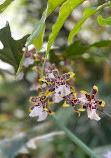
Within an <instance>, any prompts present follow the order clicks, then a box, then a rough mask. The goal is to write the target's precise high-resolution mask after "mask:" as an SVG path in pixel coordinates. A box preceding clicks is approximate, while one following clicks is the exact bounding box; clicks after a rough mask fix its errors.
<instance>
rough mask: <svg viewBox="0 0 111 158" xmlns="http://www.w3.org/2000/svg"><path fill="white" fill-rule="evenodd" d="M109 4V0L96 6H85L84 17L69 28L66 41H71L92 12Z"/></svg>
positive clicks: (110, 5) (110, 3) (110, 4)
mask: <svg viewBox="0 0 111 158" xmlns="http://www.w3.org/2000/svg"><path fill="white" fill-rule="evenodd" d="M106 6H109V7H111V2H107V3H104V4H102V5H101V6H98V7H92V8H86V9H85V13H84V14H85V15H84V17H83V18H82V19H81V20H80V21H79V22H78V23H77V24H76V25H75V26H74V28H73V29H72V30H71V32H70V34H69V37H68V42H69V43H71V41H72V39H73V37H74V36H75V35H76V34H77V33H78V32H79V30H80V29H81V27H82V25H83V23H84V22H85V21H86V20H87V19H88V18H89V17H90V16H91V15H93V14H95V13H97V12H98V11H99V10H101V9H102V8H104V7H106Z"/></svg>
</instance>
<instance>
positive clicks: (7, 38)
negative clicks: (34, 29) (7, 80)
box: [0, 22, 28, 71]
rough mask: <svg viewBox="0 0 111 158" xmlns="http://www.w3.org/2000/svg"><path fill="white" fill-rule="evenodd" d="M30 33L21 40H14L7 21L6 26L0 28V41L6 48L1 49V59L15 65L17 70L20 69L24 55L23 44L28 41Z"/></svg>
mask: <svg viewBox="0 0 111 158" xmlns="http://www.w3.org/2000/svg"><path fill="white" fill-rule="evenodd" d="M27 37H28V35H27V36H25V37H23V38H22V39H20V40H14V39H13V38H12V37H11V32H10V27H9V24H8V22H7V24H6V26H5V27H4V28H2V29H1V30H0V41H1V42H2V44H3V46H4V48H3V49H0V59H1V60H2V61H4V62H6V63H9V64H11V65H12V66H14V68H15V71H16V70H17V69H18V66H19V62H20V60H21V57H22V55H21V54H20V52H21V51H22V48H23V45H24V44H25V42H26V39H27Z"/></svg>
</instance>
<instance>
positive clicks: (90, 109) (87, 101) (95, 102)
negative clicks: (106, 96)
mask: <svg viewBox="0 0 111 158" xmlns="http://www.w3.org/2000/svg"><path fill="white" fill-rule="evenodd" d="M81 92H82V93H83V94H84V95H85V96H84V97H83V98H81V99H80V98H79V100H80V103H81V104H82V105H83V108H84V109H85V108H87V114H88V118H90V119H92V120H96V121H99V120H100V119H101V118H100V117H99V115H98V114H97V113H96V111H97V110H98V106H102V107H104V105H105V102H104V101H102V100H99V99H96V97H95V96H96V94H97V92H98V88H97V87H96V86H93V88H92V92H91V95H90V94H88V93H87V92H86V91H81Z"/></svg>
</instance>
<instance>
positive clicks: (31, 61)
mask: <svg viewBox="0 0 111 158" xmlns="http://www.w3.org/2000/svg"><path fill="white" fill-rule="evenodd" d="M33 63H34V59H32V58H25V59H24V61H23V65H24V66H25V67H28V66H29V65H31V64H33Z"/></svg>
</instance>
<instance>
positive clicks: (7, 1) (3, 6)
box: [0, 0, 14, 13]
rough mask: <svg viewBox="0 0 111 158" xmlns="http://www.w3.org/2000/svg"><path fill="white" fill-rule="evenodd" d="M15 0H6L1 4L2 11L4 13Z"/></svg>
mask: <svg viewBox="0 0 111 158" xmlns="http://www.w3.org/2000/svg"><path fill="white" fill-rule="evenodd" d="M13 1H14V0H5V2H4V3H3V4H1V5H0V13H2V12H3V11H4V10H5V9H6V8H7V7H8V6H9V5H10V4H11V3H12V2H13Z"/></svg>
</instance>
